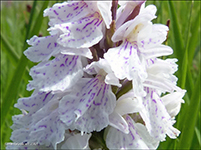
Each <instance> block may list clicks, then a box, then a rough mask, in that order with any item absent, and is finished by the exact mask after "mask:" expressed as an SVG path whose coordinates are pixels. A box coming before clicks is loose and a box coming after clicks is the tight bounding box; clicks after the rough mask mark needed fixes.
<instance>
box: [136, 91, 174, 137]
mask: <svg viewBox="0 0 201 150" xmlns="http://www.w3.org/2000/svg"><path fill="white" fill-rule="evenodd" d="M148 89H149V93H148V94H147V96H146V97H144V98H143V105H144V108H143V109H142V110H141V111H140V115H141V117H142V119H143V120H144V122H145V123H146V127H147V130H148V131H149V133H150V135H151V136H153V137H154V138H155V139H157V140H159V141H160V140H165V137H166V134H167V133H168V134H169V133H170V134H172V135H174V134H176V133H174V130H172V129H173V127H172V124H173V123H172V120H171V117H170V115H169V114H168V112H167V110H166V108H165V106H164V104H163V102H162V101H161V99H160V97H159V95H158V94H157V92H156V91H155V90H153V89H150V88H146V89H145V90H146V91H147V90H148Z"/></svg>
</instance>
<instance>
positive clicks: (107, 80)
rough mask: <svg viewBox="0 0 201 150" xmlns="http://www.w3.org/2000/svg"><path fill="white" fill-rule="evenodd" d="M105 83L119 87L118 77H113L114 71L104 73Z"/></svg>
mask: <svg viewBox="0 0 201 150" xmlns="http://www.w3.org/2000/svg"><path fill="white" fill-rule="evenodd" d="M105 83H107V84H110V85H115V86H118V87H121V84H120V83H119V80H118V78H117V77H115V74H114V73H109V74H107V75H106V77H105Z"/></svg>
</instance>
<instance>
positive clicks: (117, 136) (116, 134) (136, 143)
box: [106, 115, 158, 149]
mask: <svg viewBox="0 0 201 150" xmlns="http://www.w3.org/2000/svg"><path fill="white" fill-rule="evenodd" d="M125 120H126V122H127V124H128V127H129V133H128V134H125V133H123V132H121V131H119V130H117V129H115V128H113V127H110V128H108V129H107V130H106V145H107V147H108V148H109V149H152V148H157V146H158V142H157V141H156V140H154V139H153V138H151V136H150V135H149V133H148V132H147V130H146V128H145V127H144V126H142V125H139V124H136V123H135V122H134V121H133V120H132V119H131V117H130V116H129V115H126V116H125Z"/></svg>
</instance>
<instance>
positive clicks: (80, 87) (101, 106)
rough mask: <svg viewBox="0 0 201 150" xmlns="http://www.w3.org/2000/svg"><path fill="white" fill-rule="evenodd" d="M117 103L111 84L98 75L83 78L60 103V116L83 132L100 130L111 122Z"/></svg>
mask: <svg viewBox="0 0 201 150" xmlns="http://www.w3.org/2000/svg"><path fill="white" fill-rule="evenodd" d="M115 105H116V100H115V95H114V94H113V93H112V90H111V87H110V85H107V84H105V83H104V81H103V77H102V76H100V75H97V76H96V78H92V79H81V80H80V81H79V82H78V83H77V84H76V85H75V89H74V90H73V92H72V93H71V94H69V95H67V96H65V97H64V98H63V99H62V100H61V101H60V105H59V107H60V108H59V110H60V118H61V120H62V121H63V122H65V124H66V125H70V124H72V123H73V122H74V126H75V127H76V128H77V129H78V130H80V131H83V132H91V131H94V130H95V131H100V130H101V129H103V128H104V127H106V126H107V125H108V124H109V114H111V113H112V112H113V110H114V107H115Z"/></svg>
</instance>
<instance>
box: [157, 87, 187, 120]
mask: <svg viewBox="0 0 201 150" xmlns="http://www.w3.org/2000/svg"><path fill="white" fill-rule="evenodd" d="M185 92H186V90H182V91H178V92H174V93H170V94H167V95H165V96H163V97H162V98H161V100H162V101H163V103H164V105H165V107H166V109H167V111H168V113H169V114H170V116H171V117H175V116H176V115H177V114H178V113H179V111H180V108H181V103H184V100H183V99H182V97H183V96H184V95H185Z"/></svg>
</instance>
